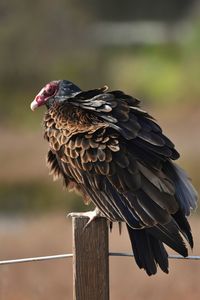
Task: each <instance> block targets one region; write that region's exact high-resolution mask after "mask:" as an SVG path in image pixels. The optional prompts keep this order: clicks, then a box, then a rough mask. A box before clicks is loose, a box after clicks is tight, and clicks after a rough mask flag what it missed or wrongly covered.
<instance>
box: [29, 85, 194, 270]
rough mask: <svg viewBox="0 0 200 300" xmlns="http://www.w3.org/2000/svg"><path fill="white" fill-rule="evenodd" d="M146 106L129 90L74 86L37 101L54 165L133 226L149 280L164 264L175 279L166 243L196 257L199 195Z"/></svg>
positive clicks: (53, 89) (101, 209) (106, 212)
mask: <svg viewBox="0 0 200 300" xmlns="http://www.w3.org/2000/svg"><path fill="white" fill-rule="evenodd" d="M139 103H140V101H139V100H137V99H135V98H133V97H131V96H129V95H126V94H125V93H123V92H122V91H119V90H115V91H110V92H109V91H108V88H107V87H106V86H105V87H103V88H99V89H93V90H89V91H82V90H81V89H80V88H79V87H78V86H76V85H75V84H73V83H72V82H70V81H67V80H58V81H52V82H50V83H48V84H47V85H46V86H45V87H44V88H42V90H41V91H40V92H39V94H38V95H37V96H36V97H35V99H34V100H33V102H32V103H31V109H32V110H34V109H36V108H37V107H39V106H42V105H43V104H45V105H46V107H47V112H46V113H45V116H44V137H45V139H46V140H47V141H48V142H49V152H48V157H47V161H48V165H49V166H50V169H51V172H52V173H53V174H54V176H56V177H57V176H61V177H62V178H63V179H64V182H65V185H66V186H67V187H68V188H75V189H77V190H79V191H80V192H81V193H82V195H83V198H84V201H85V202H88V201H89V200H91V201H92V202H93V203H94V204H95V206H96V207H97V209H96V210H95V213H94V214H93V216H90V217H91V219H92V218H93V217H95V216H97V215H99V214H101V215H103V216H104V217H106V218H107V219H108V220H109V221H110V222H114V221H119V222H125V223H126V226H127V229H128V233H129V237H130V241H131V244H132V248H133V253H134V257H135V261H136V263H137V265H138V266H139V267H140V268H143V269H144V270H145V271H146V273H147V274H148V275H152V274H155V273H156V272H157V265H159V267H160V268H161V269H162V271H164V272H165V273H168V254H167V252H166V250H165V248H164V246H163V243H164V244H166V245H168V246H169V247H171V248H172V249H173V250H175V251H176V252H178V253H179V254H180V255H182V256H187V255H188V250H187V247H186V245H185V242H184V239H185V240H186V241H187V242H188V243H189V245H190V247H191V248H192V247H193V238H192V233H191V228H190V225H189V223H188V221H187V219H186V217H187V216H189V214H190V212H191V210H192V209H194V208H195V207H196V202H197V193H196V191H195V189H194V187H193V186H192V184H191V182H190V180H189V179H188V177H187V175H186V174H185V172H184V171H183V170H182V169H181V168H180V167H178V166H177V165H176V164H174V163H173V162H172V161H173V160H176V159H178V158H179V153H178V152H177V151H176V149H175V147H174V144H173V143H172V142H171V141H170V140H169V139H168V138H167V137H166V136H165V135H164V134H163V133H162V129H161V128H160V127H159V125H157V124H156V122H155V120H154V119H153V118H152V117H151V116H150V115H149V114H148V113H147V112H145V111H144V110H142V109H141V108H140V106H139Z"/></svg>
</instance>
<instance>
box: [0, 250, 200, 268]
mask: <svg viewBox="0 0 200 300" xmlns="http://www.w3.org/2000/svg"><path fill="white" fill-rule="evenodd" d="M109 256H122V257H133V256H134V255H133V254H131V253H121V252H110V253H109ZM70 257H73V254H72V253H68V254H58V255H49V256H36V257H28V258H18V259H10V260H1V261H0V265H10V264H19V263H28V262H38V261H45V260H55V259H64V258H70ZM169 258H170V259H185V260H200V256H198V255H196V256H195V255H191V256H187V257H183V256H181V255H169Z"/></svg>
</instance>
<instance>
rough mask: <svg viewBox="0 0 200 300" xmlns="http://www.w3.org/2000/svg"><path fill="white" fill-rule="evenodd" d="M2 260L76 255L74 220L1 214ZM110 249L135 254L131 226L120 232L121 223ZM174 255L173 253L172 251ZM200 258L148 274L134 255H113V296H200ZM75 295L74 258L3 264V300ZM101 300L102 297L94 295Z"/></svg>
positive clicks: (199, 240)
mask: <svg viewBox="0 0 200 300" xmlns="http://www.w3.org/2000/svg"><path fill="white" fill-rule="evenodd" d="M191 221H192V222H191V223H192V228H193V232H194V239H195V248H194V251H193V253H192V254H194V255H198V254H200V236H199V234H198V228H199V227H200V220H199V219H197V218H192V220H191ZM0 244H1V250H0V260H3V259H12V258H21V257H31V256H42V255H52V254H61V253H71V222H70V220H66V218H65V214H64V213H62V212H61V213H58V214H57V215H52V214H51V215H43V216H31V217H30V216H26V217H9V218H1V221H0ZM110 251H112V252H114V251H120V252H121V251H122V252H129V251H130V244H129V240H128V237H127V234H126V230H125V227H124V228H123V232H122V235H121V236H119V234H118V228H117V226H116V225H115V227H114V230H113V232H112V233H111V234H110ZM169 253H172V251H171V250H169ZM199 278H200V262H199V261H180V260H170V273H169V275H166V274H164V273H162V272H161V271H159V272H158V274H157V275H156V276H152V277H148V276H147V275H146V274H145V273H144V272H143V271H142V270H139V269H138V268H137V266H136V265H135V262H134V260H133V258H123V257H122V258H120V257H115V258H113V257H111V258H110V296H111V297H110V299H111V300H121V299H123V300H132V299H138V300H143V299H147V298H148V300H157V299H159V300H160V299H163V300H165V299H166V300H168V299H171V300H173V299H176V300H179V299H181V300H185V299H192V300H195V299H199V294H200V284H199ZM27 299H29V300H36V299H37V300H45V299H48V300H54V299H59V300H64V299H72V260H71V258H68V259H63V260H55V261H50V262H36V263H26V264H16V265H7V266H0V300H27ZM94 300H98V299H94Z"/></svg>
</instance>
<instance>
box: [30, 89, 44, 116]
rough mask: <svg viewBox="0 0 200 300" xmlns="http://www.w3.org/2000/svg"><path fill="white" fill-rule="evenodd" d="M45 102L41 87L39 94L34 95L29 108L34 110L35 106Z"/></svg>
mask: <svg viewBox="0 0 200 300" xmlns="http://www.w3.org/2000/svg"><path fill="white" fill-rule="evenodd" d="M44 102H45V97H44V88H43V89H41V91H40V92H39V94H37V96H36V97H35V99H34V100H33V101H32V102H31V105H30V108H31V110H32V111H34V110H35V109H36V108H37V107H39V106H41V105H43V104H44Z"/></svg>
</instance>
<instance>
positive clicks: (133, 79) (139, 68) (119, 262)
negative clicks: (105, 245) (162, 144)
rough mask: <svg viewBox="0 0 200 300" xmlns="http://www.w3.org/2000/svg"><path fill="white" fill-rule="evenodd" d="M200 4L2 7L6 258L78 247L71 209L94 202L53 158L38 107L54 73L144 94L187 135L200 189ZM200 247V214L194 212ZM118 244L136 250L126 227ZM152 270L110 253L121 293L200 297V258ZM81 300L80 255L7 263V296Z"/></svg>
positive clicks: (198, 249)
mask: <svg viewBox="0 0 200 300" xmlns="http://www.w3.org/2000/svg"><path fill="white" fill-rule="evenodd" d="M199 16H200V1H198V0H196V1H195V0H182V1H179V0H168V1H165V0H153V1H148V0H140V1H138V0H123V1H121V2H120V1H119V2H116V1H114V0H109V1H105V0H101V1H99V0H85V1H80V0H75V1H72V0H65V1H64V0H58V1H51V0H35V1H31V0H20V1H14V0H7V1H5V0H2V1H1V3H0V61H1V64H0V69H1V72H0V107H1V109H0V137H1V140H0V211H1V217H0V245H1V246H0V260H3V259H10V258H17V257H29V256H36V255H51V254H59V253H66V252H71V220H67V219H66V214H67V212H70V211H77V210H83V209H87V207H86V208H85V207H83V205H82V202H81V198H80V197H79V196H77V195H75V194H69V193H67V192H66V191H65V190H64V189H63V188H62V183H61V182H56V183H53V182H52V178H51V177H50V176H49V175H48V169H47V168H46V166H45V155H46V152H47V149H48V146H47V143H46V142H45V141H43V133H42V126H41V124H42V117H43V114H44V109H43V108H41V109H40V110H37V111H36V112H35V113H32V112H31V110H30V103H31V101H32V100H33V98H34V97H35V95H36V93H37V92H38V91H39V90H40V89H41V87H43V86H44V85H45V84H46V83H47V82H48V81H51V80H55V79H68V80H71V81H73V82H75V83H76V84H77V85H79V86H80V87H81V88H82V89H91V88H96V87H101V86H103V85H105V84H107V85H108V86H109V87H110V89H121V90H123V91H125V92H127V93H130V94H132V95H134V96H135V97H137V98H139V99H142V105H143V106H144V107H145V108H146V109H148V111H149V112H150V113H151V114H152V115H153V116H154V117H155V118H156V119H157V121H158V122H159V124H160V125H161V126H162V127H163V129H164V132H165V133H166V134H167V135H168V136H169V137H170V138H171V139H172V140H173V141H174V142H175V144H176V146H177V149H178V150H179V151H180V152H181V154H182V156H181V159H180V163H179V164H181V165H182V166H183V167H184V168H185V169H186V170H187V172H188V174H189V175H190V177H191V178H192V180H193V183H194V185H195V187H196V188H197V190H198V191H199V189H200V176H199V167H200V157H199V153H200V139H199V120H200V101H199V99H200V84H199V78H200V19H199ZM191 223H192V227H193V231H194V238H195V248H194V251H193V254H196V255H200V237H199V234H198V230H199V228H200V219H199V217H198V211H197V212H196V213H195V215H194V216H193V217H192V218H191ZM110 249H111V250H112V251H126V252H127V251H130V244H129V241H128V238H127V235H126V232H125V230H124V232H123V234H122V236H119V235H118V232H117V229H116V230H114V232H113V233H112V234H111V235H110ZM170 271H171V272H170V274H169V275H168V276H166V275H164V274H161V272H159V273H158V275H157V276H154V277H153V278H148V277H147V276H146V275H145V274H144V272H142V271H140V270H139V269H138V268H137V267H136V265H135V264H134V262H132V260H131V259H129V258H111V259H110V288H111V299H116V300H120V299H124V300H131V299H146V297H148V299H149V300H151V299H154V300H155V299H161V297H162V299H168V298H170V299H188V298H190V299H199V294H200V285H199V277H200V262H188V261H183V262H181V261H173V262H172V261H170ZM55 298H57V299H60V300H62V299H63V300H64V299H72V264H71V260H70V259H69V260H67V261H65V260H64V261H52V262H48V263H47V262H43V263H32V264H26V265H14V266H13V265H12V266H2V267H0V300H8V299H9V300H11V299H13V300H18V299H20V300H24V299H30V300H33V299H37V300H40V299H48V300H51V299H52V300H53V299H55Z"/></svg>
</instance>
